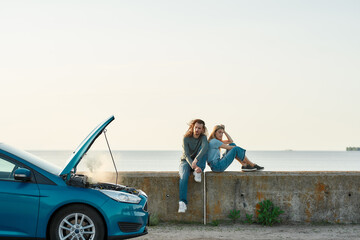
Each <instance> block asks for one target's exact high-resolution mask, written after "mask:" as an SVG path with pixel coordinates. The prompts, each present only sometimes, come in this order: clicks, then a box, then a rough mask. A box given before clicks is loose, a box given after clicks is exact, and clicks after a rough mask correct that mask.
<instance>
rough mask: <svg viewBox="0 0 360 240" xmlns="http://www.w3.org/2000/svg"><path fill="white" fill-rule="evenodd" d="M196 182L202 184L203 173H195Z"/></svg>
mask: <svg viewBox="0 0 360 240" xmlns="http://www.w3.org/2000/svg"><path fill="white" fill-rule="evenodd" d="M194 180H195V182H201V173H197V172H196V171H194Z"/></svg>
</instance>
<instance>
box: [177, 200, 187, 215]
mask: <svg viewBox="0 0 360 240" xmlns="http://www.w3.org/2000/svg"><path fill="white" fill-rule="evenodd" d="M185 211H186V204H185V203H184V202H183V201H180V202H179V211H178V212H179V213H184V212H185Z"/></svg>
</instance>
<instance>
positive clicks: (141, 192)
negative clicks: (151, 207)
mask: <svg viewBox="0 0 360 240" xmlns="http://www.w3.org/2000/svg"><path fill="white" fill-rule="evenodd" d="M139 193H140V195H143V196H145V197H146V198H147V197H148V195H147V194H146V193H145V192H144V191H143V190H139Z"/></svg>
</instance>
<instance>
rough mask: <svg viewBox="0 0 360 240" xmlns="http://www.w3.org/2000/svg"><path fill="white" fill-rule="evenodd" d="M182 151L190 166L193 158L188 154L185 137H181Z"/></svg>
mask: <svg viewBox="0 0 360 240" xmlns="http://www.w3.org/2000/svg"><path fill="white" fill-rule="evenodd" d="M183 151H184V155H185V160H186V161H187V162H188V163H189V165H190V167H191V166H192V163H193V159H192V158H191V156H190V150H189V146H188V144H187V141H186V138H184V139H183Z"/></svg>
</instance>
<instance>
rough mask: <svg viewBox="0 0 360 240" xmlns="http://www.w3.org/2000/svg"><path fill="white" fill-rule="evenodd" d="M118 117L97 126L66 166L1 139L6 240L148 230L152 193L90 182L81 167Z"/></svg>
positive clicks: (1, 228) (1, 235)
mask: <svg viewBox="0 0 360 240" xmlns="http://www.w3.org/2000/svg"><path fill="white" fill-rule="evenodd" d="M113 120H114V116H111V117H110V118H108V119H106V120H105V121H104V122H102V123H101V124H100V125H99V126H97V127H96V128H95V129H94V130H93V131H92V132H91V133H90V134H89V135H88V136H87V137H86V138H85V140H84V141H83V142H82V143H81V144H80V146H79V147H78V148H77V149H76V150H75V151H74V153H73V154H72V156H71V157H70V159H69V161H68V163H67V165H66V166H65V168H64V169H61V168H59V167H57V166H55V165H53V164H51V163H49V162H46V161H44V160H42V159H40V158H38V157H36V156H34V155H32V154H30V153H27V152H25V151H22V150H18V149H16V148H14V147H11V146H9V145H6V144H3V143H0V239H50V240H60V239H63V240H68V239H69V240H70V239H73V240H75V239H76V240H78V239H82V240H84V239H86V240H90V239H91V240H103V239H127V238H132V237H137V236H141V235H144V234H147V229H146V225H147V223H148V217H149V214H148V212H147V195H146V194H145V193H144V192H143V191H141V190H137V189H134V188H131V187H125V186H122V185H118V184H110V183H89V181H88V180H87V177H86V176H85V175H81V174H76V167H77V165H78V164H79V162H80V160H81V159H82V157H83V156H84V154H85V153H86V152H87V151H88V150H89V148H90V147H91V145H92V144H93V143H94V141H95V140H96V138H97V137H98V136H99V135H101V134H102V133H103V131H104V130H105V128H106V126H107V125H108V124H109V123H110V122H112V121H113Z"/></svg>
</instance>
